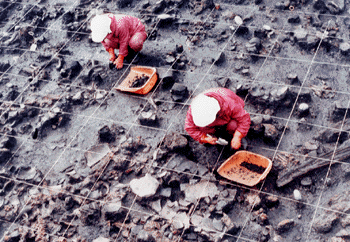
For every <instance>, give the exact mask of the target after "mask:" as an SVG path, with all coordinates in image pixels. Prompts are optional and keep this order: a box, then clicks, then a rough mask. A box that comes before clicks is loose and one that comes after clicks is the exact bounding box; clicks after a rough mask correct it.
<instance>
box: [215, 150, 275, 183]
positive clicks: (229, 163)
mask: <svg viewBox="0 0 350 242" xmlns="http://www.w3.org/2000/svg"><path fill="white" fill-rule="evenodd" d="M271 167H272V161H271V160H270V159H268V158H266V157H264V156H262V155H258V154H255V153H252V152H249V151H237V152H236V153H235V154H234V155H232V156H231V157H230V158H228V159H227V160H226V161H225V162H224V163H222V165H221V166H220V167H219V169H218V173H219V174H220V175H221V176H222V177H225V178H226V179H228V180H231V181H234V182H237V183H241V184H244V185H247V186H255V185H256V184H258V183H259V182H260V181H262V180H263V179H265V178H266V176H267V174H268V173H269V172H270V170H271Z"/></svg>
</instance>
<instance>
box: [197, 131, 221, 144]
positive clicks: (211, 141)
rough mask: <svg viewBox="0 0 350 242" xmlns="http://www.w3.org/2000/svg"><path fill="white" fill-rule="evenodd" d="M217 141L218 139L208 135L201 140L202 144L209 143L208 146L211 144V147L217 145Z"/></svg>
mask: <svg viewBox="0 0 350 242" xmlns="http://www.w3.org/2000/svg"><path fill="white" fill-rule="evenodd" d="M217 140H218V139H217V138H215V137H212V136H210V135H207V134H203V135H202V136H201V138H200V142H201V143H207V144H211V145H215V144H216V141H217Z"/></svg>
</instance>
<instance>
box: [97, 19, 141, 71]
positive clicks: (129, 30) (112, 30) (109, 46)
mask: <svg viewBox="0 0 350 242" xmlns="http://www.w3.org/2000/svg"><path fill="white" fill-rule="evenodd" d="M91 37H92V41H94V42H98V43H99V42H101V43H102V45H103V46H104V47H105V49H106V51H107V52H108V53H109V60H110V61H112V62H113V64H115V66H116V68H117V69H121V68H122V67H123V61H124V58H125V57H126V56H127V55H128V54H129V48H130V49H131V50H133V51H135V52H139V51H141V50H142V47H143V43H144V42H145V40H146V38H147V33H146V31H145V26H144V25H143V24H142V23H141V20H140V19H138V18H136V17H132V16H128V15H122V14H111V13H109V14H101V15H97V16H95V17H94V18H93V19H92V20H91ZM115 49H119V53H118V57H117V58H116V56H115V53H114V50H115Z"/></svg>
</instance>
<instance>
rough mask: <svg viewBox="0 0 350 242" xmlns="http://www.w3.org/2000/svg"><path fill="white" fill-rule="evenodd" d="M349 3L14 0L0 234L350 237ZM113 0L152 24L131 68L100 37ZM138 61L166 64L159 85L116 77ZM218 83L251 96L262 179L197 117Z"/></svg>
mask: <svg viewBox="0 0 350 242" xmlns="http://www.w3.org/2000/svg"><path fill="white" fill-rule="evenodd" d="M349 4H350V3H349V2H348V1H344V0H334V1H329V0H288V1H277V0H274V1H268V0H262V1H261V0H202V1H200V0H190V1H184V0H159V1H158V0H142V1H136V0H118V1H116V0H105V1H90V0H78V1H66V0H27V1H15V0H13V1H1V2H0V29H1V31H0V37H1V44H0V104H1V105H0V237H1V241H10V242H17V241H28V242H29V241H95V242H105V241H138V242H141V241H239V242H241V241H281V242H282V241H283V242H285V241H290V242H292V241H293V242H294V241H310V242H311V241H315V242H321V241H322V242H323V241H325V242H326V241H327V242H328V241H333V242H335V241H337V242H338V241H339V242H340V241H350V215H349V212H350V207H349V206H350V205H349V204H350V201H349V200H350V196H349V193H350V190H349V178H350V164H349V161H350V148H349V151H348V147H349V142H348V140H349V130H350V123H349V121H350V120H349V116H350V115H349V114H348V109H349V104H350V98H349V96H350V93H349V91H350V81H349V68H350V65H349V63H350V57H349V56H350V42H349V38H350V35H349V31H350V5H349ZM106 12H112V13H121V14H127V15H132V16H136V17H138V18H140V19H141V20H142V21H143V23H144V24H145V26H146V31H147V33H148V38H147V40H146V42H145V43H144V46H143V49H142V51H141V52H139V53H137V54H136V55H135V56H131V57H129V58H126V59H125V60H124V67H123V68H122V69H121V70H117V69H116V68H114V67H113V65H111V64H110V63H109V61H108V53H107V52H106V51H105V50H104V48H103V46H102V45H101V44H99V43H94V42H92V40H91V34H90V33H91V31H90V27H89V21H90V20H91V18H92V17H93V16H95V15H96V14H100V13H106ZM134 66H148V67H155V68H156V70H157V73H158V77H159V78H158V81H157V83H156V84H155V86H154V87H153V89H152V90H151V91H150V92H149V93H148V94H145V95H138V94H132V93H128V92H121V91H119V90H117V89H116V88H117V87H118V86H119V85H120V84H121V83H122V81H123V80H124V79H125V78H126V77H127V76H128V74H129V73H130V69H131V68H132V67H134ZM212 87H225V88H229V89H231V90H233V91H234V92H235V93H237V95H239V96H240V97H241V98H242V99H243V100H244V101H245V109H246V110H247V111H248V112H249V114H250V116H251V120H252V124H251V128H250V130H249V133H248V135H247V137H246V138H245V140H246V142H247V144H246V147H244V148H245V149H246V150H247V151H250V152H254V153H257V154H260V155H263V156H265V157H267V158H269V159H270V160H271V161H272V169H271V171H270V173H269V174H268V175H267V177H266V179H263V180H262V181H261V182H259V183H258V184H257V185H254V186H246V185H242V184H239V183H236V182H233V181H230V180H227V179H225V178H223V177H221V176H220V175H218V174H217V169H218V168H219V167H220V165H221V164H222V163H223V162H224V161H225V160H226V159H228V158H229V157H230V156H231V155H233V154H234V153H235V151H234V150H231V149H230V148H229V147H228V146H226V147H224V146H220V145H217V146H211V145H203V144H199V143H198V142H196V141H194V140H193V139H192V138H191V137H190V136H189V135H188V134H187V133H186V131H185V130H184V120H185V117H186V113H187V110H188V107H189V104H190V103H191V100H192V99H193V97H195V96H196V95H197V94H199V93H201V92H202V91H204V90H206V89H209V88H212ZM224 138H226V139H229V138H230V137H224ZM242 149H243V147H242ZM146 174H147V175H146ZM145 177H146V178H147V177H148V178H149V177H152V178H153V179H150V180H148V181H147V182H151V185H150V184H148V183H147V184H146V185H144V186H145V187H143V188H142V189H141V191H140V192H146V191H147V192H148V191H149V190H148V189H150V190H151V188H152V186H153V185H154V186H156V189H155V190H154V191H153V193H152V194H151V195H148V196H144V197H143V196H141V195H140V194H138V193H137V192H136V191H135V190H134V189H133V188H132V184H133V183H134V182H136V181H138V179H140V178H145ZM139 186H141V187H142V182H141V184H139Z"/></svg>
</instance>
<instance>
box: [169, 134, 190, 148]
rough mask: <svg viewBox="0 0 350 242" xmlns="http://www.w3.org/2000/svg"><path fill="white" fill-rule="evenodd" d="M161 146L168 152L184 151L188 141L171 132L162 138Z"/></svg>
mask: <svg viewBox="0 0 350 242" xmlns="http://www.w3.org/2000/svg"><path fill="white" fill-rule="evenodd" d="M163 145H164V147H166V148H167V149H168V150H169V151H173V150H179V149H184V148H185V147H186V146H187V145H188V140H187V139H186V138H185V137H184V136H183V135H181V134H180V133H175V132H171V133H169V134H167V135H166V136H165V137H164V140H163Z"/></svg>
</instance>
